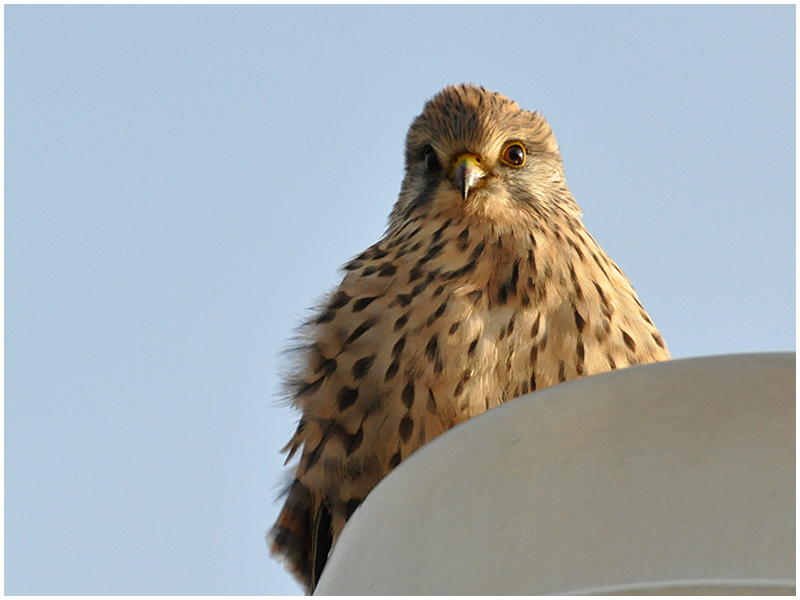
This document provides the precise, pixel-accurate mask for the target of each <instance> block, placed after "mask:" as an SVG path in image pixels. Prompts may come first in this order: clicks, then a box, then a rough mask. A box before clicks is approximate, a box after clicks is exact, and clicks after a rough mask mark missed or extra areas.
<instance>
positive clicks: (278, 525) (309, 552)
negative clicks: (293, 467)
mask: <svg viewBox="0 0 800 600" xmlns="http://www.w3.org/2000/svg"><path fill="white" fill-rule="evenodd" d="M267 541H268V543H269V547H270V551H271V552H272V555H273V556H274V557H275V558H277V559H278V560H280V561H282V562H283V564H284V566H285V567H286V570H288V571H289V572H290V573H292V574H293V575H294V576H295V577H296V578H297V579H298V580H299V581H300V583H301V584H302V585H303V587H304V588H305V590H306V593H307V594H312V593H313V592H314V588H315V587H316V585H317V582H318V581H319V578H320V575H322V570H323V569H324V567H325V562H326V561H327V560H328V553H329V552H330V549H331V546H332V545H333V535H332V532H331V513H330V511H328V510H327V509H326V508H325V507H324V505H322V504H318V503H317V502H315V501H314V498H313V497H312V494H311V492H310V491H309V489H308V488H307V487H306V486H305V485H303V484H302V483H300V482H299V481H297V480H295V481H294V483H293V484H292V486H291V488H290V489H289V494H288V497H287V498H286V504H285V505H284V507H283V510H282V511H281V513H280V515H279V516H278V520H277V521H276V522H275V525H274V526H273V528H272V530H271V531H270V533H269V535H268V536H267Z"/></svg>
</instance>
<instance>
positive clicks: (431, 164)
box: [425, 147, 442, 171]
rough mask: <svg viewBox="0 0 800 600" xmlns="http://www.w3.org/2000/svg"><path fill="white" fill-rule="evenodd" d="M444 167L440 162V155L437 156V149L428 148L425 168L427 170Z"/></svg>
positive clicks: (436, 169)
mask: <svg viewBox="0 0 800 600" xmlns="http://www.w3.org/2000/svg"><path fill="white" fill-rule="evenodd" d="M441 168H442V165H441V164H440V163H439V157H438V156H436V151H434V149H433V148H430V147H429V148H428V150H427V152H425V169H426V170H427V171H438V170H440V169H441Z"/></svg>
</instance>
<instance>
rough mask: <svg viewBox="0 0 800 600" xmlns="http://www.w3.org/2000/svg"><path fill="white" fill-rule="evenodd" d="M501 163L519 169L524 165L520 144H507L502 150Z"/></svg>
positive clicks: (522, 150)
mask: <svg viewBox="0 0 800 600" xmlns="http://www.w3.org/2000/svg"><path fill="white" fill-rule="evenodd" d="M503 162H504V163H506V164H507V165H511V166H512V167H521V166H522V165H524V164H525V148H523V147H522V144H518V143H513V144H509V145H508V146H506V147H505V148H504V149H503Z"/></svg>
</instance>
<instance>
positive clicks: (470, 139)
mask: <svg viewBox="0 0 800 600" xmlns="http://www.w3.org/2000/svg"><path fill="white" fill-rule="evenodd" d="M405 162H406V165H405V169H406V175H405V179H404V180H403V188H402V191H401V193H400V199H399V200H398V202H397V205H396V206H395V208H394V210H393V212H392V216H391V218H390V220H391V222H392V223H394V224H398V223H399V222H400V221H403V220H407V219H409V218H413V215H414V214H415V213H417V212H418V211H420V210H423V211H430V210H432V211H436V212H438V213H441V214H443V215H445V214H446V215H450V216H459V213H460V214H461V215H467V216H470V217H475V218H479V219H482V220H486V221H491V222H492V223H496V224H504V223H506V224H509V225H513V224H514V223H519V222H520V221H521V220H528V219H530V218H535V216H537V215H539V216H540V217H541V216H542V215H547V214H552V212H553V211H559V210H560V211H567V212H571V213H574V214H575V215H580V210H579V209H578V207H577V205H576V204H575V201H574V199H573V198H572V195H571V194H570V193H569V190H568V189H567V187H566V184H565V182H564V173H563V168H562V166H561V156H560V154H559V152H558V144H557V143H556V140H555V137H554V136H553V132H552V131H551V129H550V126H549V125H548V124H547V121H545V119H544V117H542V116H541V115H539V114H538V113H535V112H529V111H526V110H523V109H521V108H520V107H519V105H517V103H516V102H514V101H512V100H509V99H508V98H506V97H505V96H503V95H502V94H497V93H494V92H490V91H488V90H486V89H484V88H482V87H475V86H472V85H458V86H450V87H447V88H445V89H444V90H442V91H441V92H439V94H437V95H436V96H435V97H433V98H432V99H431V100H429V101H428V103H427V104H426V105H425V108H424V110H423V111H422V114H421V115H419V116H418V117H417V118H416V119H415V120H414V122H413V123H412V125H411V128H410V129H409V132H408V138H407V140H406V161H405Z"/></svg>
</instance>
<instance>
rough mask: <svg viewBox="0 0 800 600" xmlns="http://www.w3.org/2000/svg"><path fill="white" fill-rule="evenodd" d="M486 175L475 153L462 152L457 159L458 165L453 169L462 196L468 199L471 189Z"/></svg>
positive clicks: (455, 182)
mask: <svg viewBox="0 0 800 600" xmlns="http://www.w3.org/2000/svg"><path fill="white" fill-rule="evenodd" d="M485 176H486V171H484V170H483V169H482V168H481V166H480V159H479V158H478V157H477V156H476V155H474V154H462V155H461V156H459V157H458V159H457V160H456V166H455V169H454V170H453V183H454V184H455V186H456V188H458V191H459V192H461V197H462V198H463V199H464V200H466V199H467V194H469V191H470V190H471V189H472V188H473V187H475V184H476V183H477V182H478V181H480V180H481V179H483V178H484V177H485Z"/></svg>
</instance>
